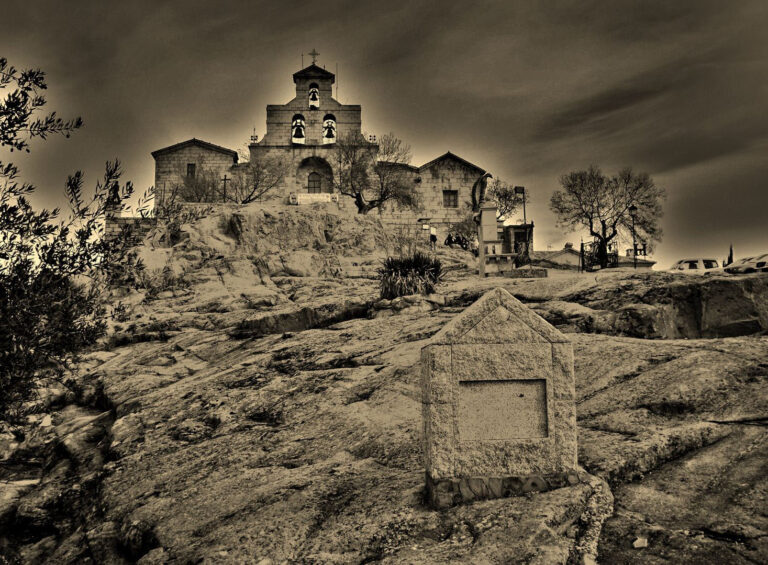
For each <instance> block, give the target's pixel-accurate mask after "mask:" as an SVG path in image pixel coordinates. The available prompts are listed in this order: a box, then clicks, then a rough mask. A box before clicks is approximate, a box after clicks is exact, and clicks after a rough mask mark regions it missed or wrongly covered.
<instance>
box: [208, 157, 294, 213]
mask: <svg viewBox="0 0 768 565" xmlns="http://www.w3.org/2000/svg"><path fill="white" fill-rule="evenodd" d="M287 173H288V163H287V162H286V161H285V160H283V159H281V158H279V157H264V158H263V159H259V160H253V161H250V162H248V163H246V164H245V165H243V166H242V167H238V169H237V172H236V174H235V175H234V177H233V179H232V188H231V190H227V192H226V194H224V195H223V196H224V198H225V199H226V200H228V201H230V202H236V203H238V204H248V203H249V202H254V201H256V200H260V199H262V198H264V197H265V196H267V195H268V194H269V193H270V192H272V191H273V190H274V189H275V188H276V187H277V186H279V185H280V183H282V182H283V179H284V178H285V175H286V174H287Z"/></svg>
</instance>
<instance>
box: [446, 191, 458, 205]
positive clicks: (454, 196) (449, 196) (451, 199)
mask: <svg viewBox="0 0 768 565" xmlns="http://www.w3.org/2000/svg"><path fill="white" fill-rule="evenodd" d="M458 207H459V191H458V190H444V191H443V208H458Z"/></svg>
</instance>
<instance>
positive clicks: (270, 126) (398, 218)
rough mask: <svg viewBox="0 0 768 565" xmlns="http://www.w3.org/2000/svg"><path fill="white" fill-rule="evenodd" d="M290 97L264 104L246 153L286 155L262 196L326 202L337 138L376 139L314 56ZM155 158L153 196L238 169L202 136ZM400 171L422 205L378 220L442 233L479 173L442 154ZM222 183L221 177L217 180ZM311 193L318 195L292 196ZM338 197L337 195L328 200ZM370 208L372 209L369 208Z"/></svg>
mask: <svg viewBox="0 0 768 565" xmlns="http://www.w3.org/2000/svg"><path fill="white" fill-rule="evenodd" d="M293 82H294V83H295V84H296V97H295V98H294V99H293V100H291V101H290V102H287V103H286V104H270V105H268V106H267V131H266V134H265V135H264V136H263V137H262V138H261V140H258V141H256V138H252V140H253V141H252V142H251V143H250V145H249V150H250V159H251V161H252V162H255V161H257V160H259V159H262V158H264V157H274V156H279V157H281V158H282V159H283V160H285V161H287V163H288V169H287V174H286V175H285V177H284V178H283V180H282V182H281V184H280V185H279V186H277V187H276V188H275V189H274V190H273V191H271V192H270V193H269V195H268V196H267V198H268V199H274V200H279V201H282V202H284V203H285V204H289V203H296V202H304V201H312V200H331V198H329V197H323V196H321V195H322V194H324V193H332V192H333V187H332V186H330V184H331V183H329V182H328V180H327V179H328V177H329V176H332V175H333V174H334V171H333V166H332V163H333V162H334V159H333V158H332V152H333V151H335V150H336V146H335V143H336V140H337V139H338V138H340V137H343V136H346V135H347V134H348V133H350V132H354V133H357V134H359V135H360V136H361V141H362V142H363V143H371V144H372V145H373V147H374V149H377V146H376V145H375V141H373V140H371V141H366V140H364V139H363V138H362V117H361V107H360V106H359V105H357V104H341V103H340V102H338V101H337V100H335V99H334V98H333V95H332V93H333V91H332V88H333V84H334V82H335V75H334V74H333V73H331V72H329V71H327V70H325V69H323V68H321V67H319V66H318V65H316V64H315V63H314V62H313V63H312V64H311V65H309V66H308V67H306V68H304V69H302V70H300V71H298V72H296V73H294V75H293ZM152 157H154V159H155V188H156V195H157V196H156V197H157V199H158V201H161V202H162V201H163V200H164V199H166V198H168V195H169V193H170V190H171V187H173V186H178V185H179V184H180V183H183V181H184V176H185V175H192V176H194V175H195V174H198V173H199V171H200V169H201V168H205V169H207V170H210V171H212V172H213V173H214V174H216V175H217V177H216V178H220V179H223V178H224V177H225V175H226V176H227V177H228V178H232V177H233V176H236V175H237V174H238V168H241V167H242V166H243V164H242V163H238V153H237V151H234V150H232V149H227V148H225V147H220V146H218V145H214V144H212V143H208V142H206V141H202V140H200V139H194V138H193V139H189V140H186V141H182V142H180V143H176V144H174V145H171V146H169V147H164V148H162V149H158V150H157V151H153V152H152ZM404 168H405V169H406V174H407V175H408V177H409V178H410V179H411V180H412V181H413V190H414V191H418V192H419V193H420V194H419V201H420V202H421V209H420V210H401V209H397V207H395V206H387V207H385V208H384V210H382V211H381V212H380V213H381V214H382V219H384V220H385V221H389V222H396V223H411V222H415V221H416V220H418V219H425V220H427V221H428V222H429V223H430V224H433V225H437V226H438V227H441V228H442V229H441V231H445V230H446V229H447V227H448V225H450V224H452V223H454V222H456V221H460V220H461V219H463V217H464V215H465V214H466V210H467V208H466V204H467V203H468V202H470V200H471V190H472V186H473V184H474V183H475V181H476V180H477V179H478V178H479V177H480V176H482V175H483V173H484V172H485V171H484V170H483V169H482V168H480V167H478V166H477V165H474V164H472V163H470V162H468V161H466V160H464V159H462V158H461V157H459V156H457V155H454V154H452V153H450V152H447V153H445V154H443V155H440V156H439V157H437V158H435V159H433V160H432V161H430V162H428V163H426V164H424V165H421V166H419V167H415V166H411V165H406V166H404ZM222 182H223V181H222ZM305 194H317V195H318V196H317V197H304V198H301V197H299V198H297V196H299V195H305ZM333 200H336V198H333ZM338 201H339V204H340V205H341V206H354V203H353V202H352V199H351V198H349V197H346V196H343V195H340V196H339V197H338ZM371 213H375V212H371Z"/></svg>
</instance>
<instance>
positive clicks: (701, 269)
mask: <svg viewBox="0 0 768 565" xmlns="http://www.w3.org/2000/svg"><path fill="white" fill-rule="evenodd" d="M719 268H720V264H719V263H718V262H717V259H681V260H680V261H678V262H677V263H675V264H674V265H672V266H671V267H670V268H669V270H668V271H669V272H670V273H682V274H685V275H700V274H703V273H707V272H712V271H715V270H717V269H719Z"/></svg>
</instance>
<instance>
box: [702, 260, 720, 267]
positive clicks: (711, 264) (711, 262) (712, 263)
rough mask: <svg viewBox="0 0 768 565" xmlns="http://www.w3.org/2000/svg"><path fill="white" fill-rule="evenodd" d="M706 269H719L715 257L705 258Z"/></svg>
mask: <svg viewBox="0 0 768 565" xmlns="http://www.w3.org/2000/svg"><path fill="white" fill-rule="evenodd" d="M704 268H705V269H717V261H715V260H713V259H704Z"/></svg>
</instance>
